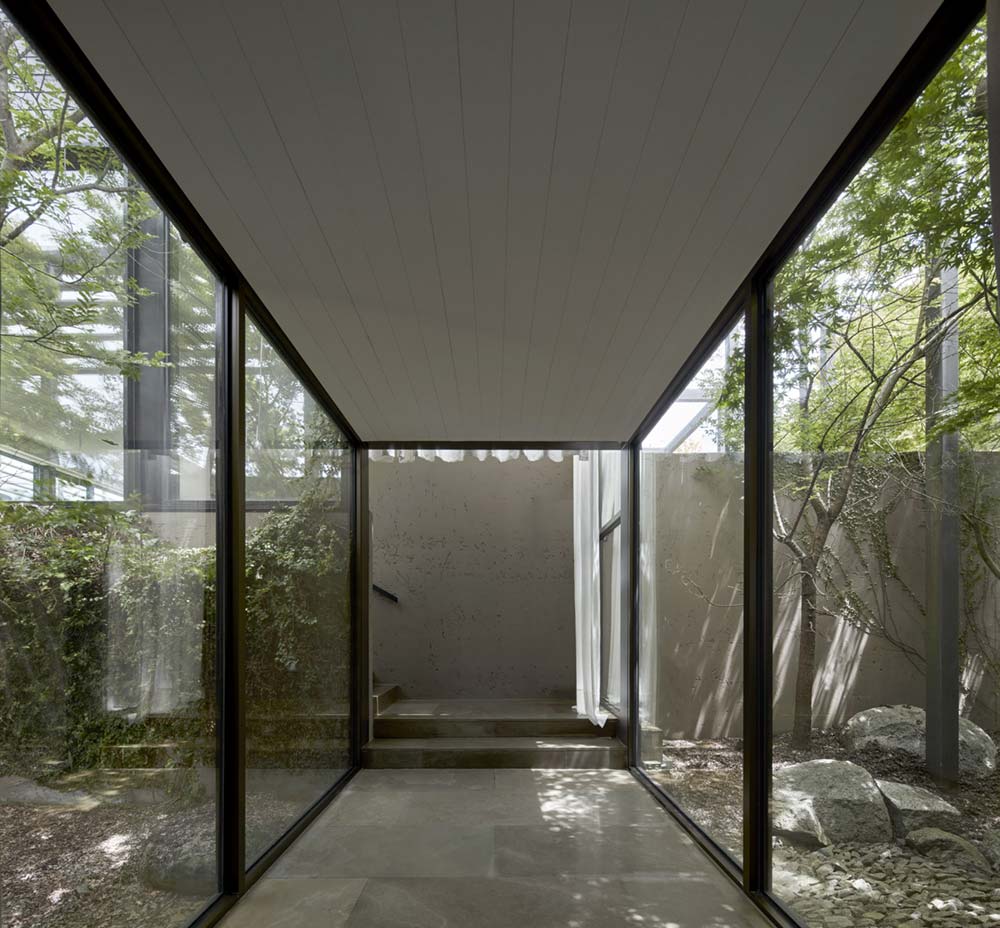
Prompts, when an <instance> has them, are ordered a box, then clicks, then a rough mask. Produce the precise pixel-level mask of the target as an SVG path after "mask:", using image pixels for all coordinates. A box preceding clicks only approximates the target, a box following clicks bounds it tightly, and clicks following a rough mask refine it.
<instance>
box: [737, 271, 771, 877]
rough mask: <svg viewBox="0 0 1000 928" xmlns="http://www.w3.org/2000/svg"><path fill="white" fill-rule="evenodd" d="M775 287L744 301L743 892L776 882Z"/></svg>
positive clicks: (757, 289)
mask: <svg viewBox="0 0 1000 928" xmlns="http://www.w3.org/2000/svg"><path fill="white" fill-rule="evenodd" d="M770 303H771V301H770V286H769V285H768V284H764V283H763V282H760V281H755V282H754V285H753V286H752V287H751V290H750V293H749V294H748V295H747V315H746V331H747V361H746V389H745V403H746V415H745V418H744V422H745V435H744V443H745V444H744V448H745V454H744V499H745V501H746V502H745V507H744V517H743V533H744V538H743V576H744V587H743V588H744V599H743V602H744V606H743V886H744V888H745V889H746V891H747V892H749V893H751V894H753V895H756V894H760V893H766V892H767V891H768V890H769V889H770V881H771V830H770V819H769V812H768V803H769V797H770V790H771V735H772V706H771V689H772V682H771V653H772V644H771V641H772V632H771V629H772V611H771V603H772V589H771V585H772V570H771V560H772V544H771V520H772V512H771V483H772V479H771V468H772V465H771V460H772V459H771V451H772V441H771V433H772V406H773V396H772V382H773V373H772V358H773V356H772V326H771V308H770Z"/></svg>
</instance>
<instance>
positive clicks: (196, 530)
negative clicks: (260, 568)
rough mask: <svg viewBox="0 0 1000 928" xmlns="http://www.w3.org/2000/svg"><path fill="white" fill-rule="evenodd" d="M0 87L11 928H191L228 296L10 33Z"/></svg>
mask: <svg viewBox="0 0 1000 928" xmlns="http://www.w3.org/2000/svg"><path fill="white" fill-rule="evenodd" d="M0 71H2V73H3V75H4V82H5V84H6V85H7V86H8V87H9V92H8V93H5V94H4V95H2V97H0V119H2V120H3V121H4V124H5V126H11V127H12V132H13V133H14V135H16V136H17V137H18V138H19V139H20V142H19V143H18V145H19V148H20V149H21V150H22V151H21V154H20V155H19V156H18V157H10V155H11V153H10V151H9V150H5V152H4V159H3V163H4V165H5V166H6V167H5V168H4V170H3V172H2V182H3V197H4V210H3V213H2V215H3V220H2V224H0V236H2V240H3V247H2V249H0V282H2V286H0V500H2V501H0V848H3V860H2V863H3V866H2V867H0V881H2V886H0V910H2V912H0V921H2V922H3V924H4V925H11V926H14V925H17V926H46V928H84V926H90V925H139V924H141V925H145V926H153V928H158V926H182V925H186V924H188V923H189V922H190V921H191V920H192V919H193V918H194V917H195V916H197V915H198V913H199V912H200V911H201V910H202V909H203V908H204V907H205V906H206V905H207V903H208V902H209V901H210V900H211V899H212V898H213V897H214V896H215V895H216V893H217V890H218V878H217V873H216V822H217V812H216V771H215V766H216V746H215V745H216V741H215V739H216V731H217V727H218V726H217V706H216V699H215V692H216V690H215V688H216V663H215V654H216V620H215V565H216V548H215V545H216V540H215V513H214V501H213V490H212V483H211V480H210V479H208V474H209V471H210V469H211V461H210V458H209V454H208V452H209V449H211V448H213V447H214V445H215V424H214V406H215V350H216V324H215V313H214V292H215V287H216V280H215V278H214V276H213V274H212V272H211V271H210V270H209V269H208V268H207V267H206V266H205V265H204V263H203V262H202V261H201V260H200V258H199V257H198V256H197V255H196V254H195V253H194V252H193V251H192V250H191V249H190V248H189V247H188V246H187V245H185V244H184V242H183V241H182V240H181V238H180V236H179V235H177V233H176V231H175V230H172V229H171V228H170V226H169V223H168V221H167V219H166V217H165V216H164V215H163V213H162V212H161V211H160V210H159V208H158V207H157V205H156V203H155V202H153V200H152V199H151V198H150V197H149V196H148V195H147V194H146V192H145V191H144V190H143V189H142V187H141V186H139V184H138V183H137V182H136V181H135V179H134V177H132V176H131V175H130V173H129V171H128V169H127V167H126V166H125V165H124V164H123V163H122V162H121V160H120V159H119V157H118V155H117V154H116V153H115V151H114V150H113V149H111V148H110V147H109V145H108V144H107V142H106V141H105V140H104V139H103V137H102V136H101V135H100V134H99V133H98V132H97V130H96V129H95V128H94V127H93V126H92V125H91V124H90V122H89V120H87V118H86V117H85V116H83V115H82V113H81V112H80V111H79V110H78V109H77V107H76V105H75V103H74V102H73V101H72V100H71V99H69V98H68V97H67V95H66V93H65V91H64V90H63V89H62V87H61V85H60V84H59V83H58V81H57V80H56V79H55V78H54V77H53V75H52V74H51V73H50V72H49V71H48V70H47V69H46V67H45V66H44V64H43V63H42V62H41V61H40V60H39V59H38V57H37V56H36V55H35V54H34V52H33V51H32V50H31V48H30V47H29V46H28V45H27V43H26V42H25V41H24V39H23V38H21V37H20V36H19V35H18V34H17V32H16V31H15V30H14V28H13V26H12V25H11V23H10V22H9V21H8V20H7V19H6V18H5V17H3V16H2V14H0ZM40 127H57V128H58V131H56V132H48V131H40ZM0 144H7V145H9V144H11V136H10V135H9V134H7V133H5V141H4V142H0ZM173 268H177V269H178V273H177V275H174V274H173V273H172V269H173ZM181 269H183V270H181ZM185 278H191V279H193V278H197V280H198V281H199V286H200V289H201V291H202V292H203V296H202V298H201V299H200V302H199V304H198V305H199V306H202V307H204V311H203V312H201V313H200V315H199V320H198V323H197V325H188V324H187V321H186V319H185V311H184V309H183V306H184V305H189V303H186V302H185V301H187V300H188V298H187V297H186V296H184V295H182V294H181V292H180V288H181V285H182V283H183V281H184V279H185ZM182 342H183V346H182ZM191 357H197V358H199V362H198V364H199V370H200V372H199V376H198V378H197V379H189V378H186V376H182V375H181V372H182V370H186V364H187V359H188V358H191ZM168 423H185V426H184V427H183V428H179V429H177V430H175V431H173V432H172V431H171V429H170V428H168V427H167V424H168ZM194 460H197V461H199V462H200V466H201V468H202V472H203V474H204V478H203V479H202V480H201V481H200V482H198V484H197V487H196V491H197V492H196V494H195V496H196V498H197V499H198V500H199V501H200V503H201V505H200V506H196V507H191V506H184V507H178V506H176V505H175V503H176V501H177V493H176V490H177V476H178V475H179V474H183V473H184V470H185V468H186V467H187V462H189V461H194Z"/></svg>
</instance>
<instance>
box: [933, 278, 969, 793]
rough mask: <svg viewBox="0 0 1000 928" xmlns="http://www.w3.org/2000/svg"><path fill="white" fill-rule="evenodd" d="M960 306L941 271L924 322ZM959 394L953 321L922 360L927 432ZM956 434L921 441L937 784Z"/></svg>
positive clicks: (955, 501) (953, 722)
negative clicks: (924, 465)
mask: <svg viewBox="0 0 1000 928" xmlns="http://www.w3.org/2000/svg"><path fill="white" fill-rule="evenodd" d="M957 309H958V271H957V270H956V269H955V268H945V269H944V270H942V272H941V284H940V298H939V299H931V300H930V301H928V310H927V316H928V318H927V325H928V328H931V327H932V326H933V325H934V324H938V325H941V324H945V325H947V323H942V320H946V319H948V318H949V317H950V316H951V315H952V314H954V313H955V311H956V310H957ZM957 389H958V325H957V324H952V325H950V326H949V327H948V328H947V331H946V332H945V335H944V337H943V338H941V339H940V341H938V342H937V344H936V345H935V346H934V347H933V349H932V350H931V351H930V352H929V353H928V357H927V375H926V385H925V404H926V416H927V428H928V429H933V428H934V426H935V425H936V423H937V422H938V421H939V420H940V418H941V416H942V414H943V413H944V412H945V411H946V410H947V407H948V404H949V403H950V402H951V397H952V395H953V394H954V393H955V391H956V390H957ZM958 438H959V437H958V433H956V432H948V433H946V434H943V435H935V436H933V437H931V438H930V439H929V441H928V443H927V458H926V460H927V477H926V480H927V490H926V492H927V546H926V556H927V627H926V630H925V631H926V642H927V678H926V685H927V695H926V702H927V769H928V771H929V772H930V773H931V774H932V775H933V776H935V777H936V778H938V779H940V780H946V781H954V780H957V779H958V719H959V677H960V666H959V663H960V662H959V645H958V637H959V609H960V606H961V564H960V556H961V529H960V526H959V506H960V505H961V502H960V500H959V487H958Z"/></svg>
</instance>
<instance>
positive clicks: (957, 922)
mask: <svg viewBox="0 0 1000 928" xmlns="http://www.w3.org/2000/svg"><path fill="white" fill-rule="evenodd" d="M991 734H992V735H993V737H994V739H995V740H998V742H1000V738H998V737H997V733H995V732H994V733H991ZM818 758H830V759H834V760H850V761H853V762H854V763H856V764H859V765H860V766H862V767H864V768H866V769H867V770H868V771H869V772H870V773H871V774H872V775H873V776H875V777H877V778H879V779H888V780H896V781H899V782H902V783H907V784H909V785H912V786H920V787H923V788H925V789H929V790H931V791H932V792H934V793H936V794H937V795H939V796H940V797H941V798H943V799H945V800H947V801H948V802H950V803H951V804H952V805H953V806H955V807H956V808H957V809H958V810H959V812H961V814H962V827H961V829H960V833H961V835H962V837H964V838H967V839H969V840H971V841H973V842H975V841H977V840H979V839H981V838H982V836H983V835H984V833H985V832H986V831H987V830H989V829H998V828H1000V772H998V773H995V774H993V775H991V776H989V777H985V778H983V779H979V780H977V779H974V778H971V777H964V778H963V779H962V780H961V781H960V782H959V783H956V784H954V785H949V786H942V785H940V784H938V783H936V782H935V781H934V779H933V778H932V777H931V776H930V775H929V774H928V773H927V772H926V770H924V769H923V767H922V765H921V763H920V761H919V760H918V759H915V758H912V757H909V756H907V755H904V754H898V753H896V754H892V753H886V752H882V751H879V750H877V749H867V750H863V751H860V752H854V753H848V751H847V750H846V749H845V747H844V745H843V743H842V742H841V739H840V733H839V731H837V730H829V731H823V732H816V733H814V736H813V741H812V744H811V745H810V746H809V748H808V749H799V748H795V747H793V746H792V745H791V739H790V737H789V736H787V735H780V736H778V737H777V738H776V739H775V744H774V762H775V764H776V765H778V764H786V763H800V762H803V761H807V760H814V759H818ZM647 772H648V773H649V775H650V777H651V778H652V779H654V780H656V781H657V782H659V783H660V784H662V785H663V787H664V788H665V789H666V790H667V791H668V792H669V793H670V795H671V796H672V797H673V798H674V799H675V800H676V801H677V802H678V803H679V804H680V805H681V806H682V807H683V808H684V809H685V810H686V811H687V812H688V814H689V815H690V816H691V817H692V818H693V819H694V821H695V822H697V823H698V824H699V825H700V826H701V827H703V828H704V829H705V830H706V831H707V832H708V833H709V834H710V835H711V836H712V837H713V838H714V839H715V840H716V841H718V842H719V843H720V844H721V845H722V846H723V847H726V848H728V849H730V850H731V852H732V853H733V854H734V856H736V857H737V858H738V857H739V856H740V848H741V844H742V797H743V783H742V776H743V771H742V743H741V741H740V740H739V739H722V740H716V741H699V742H694V741H676V742H668V743H667V744H666V745H665V747H664V764H663V766H662V767H660V768H655V767H650V768H649V769H648V770H647ZM956 830H957V831H958V830H959V829H956ZM773 882H774V890H775V894H776V895H777V896H778V897H779V898H781V899H782V900H783V901H784V902H785V903H786V904H787V905H789V906H790V907H791V908H792V909H793V910H794V912H795V913H796V914H797V915H798V916H799V917H800V919H801V920H802V921H803V922H804V923H805V924H808V925H810V926H822V928H854V926H859V928H871V926H880V928H890V926H897V925H920V924H933V925H944V926H949V928H950V926H955V928H958V926H968V925H979V924H983V925H997V926H998V928H1000V874H997V873H993V874H987V873H980V872H969V871H964V870H962V869H961V868H960V867H957V866H955V865H953V864H950V863H949V862H947V861H942V860H940V859H931V858H928V857H924V856H923V855H921V854H920V853H918V852H917V851H915V850H913V849H911V848H909V847H907V846H906V845H905V843H904V842H902V841H901V840H898V841H896V842H894V843H891V844H865V845H861V844H846V843H845V844H840V845H836V846H831V847H825V848H821V849H818V850H812V849H808V848H803V847H798V846H795V845H794V844H792V843H789V842H787V841H785V840H782V839H780V838H776V839H775V841H774V871H773Z"/></svg>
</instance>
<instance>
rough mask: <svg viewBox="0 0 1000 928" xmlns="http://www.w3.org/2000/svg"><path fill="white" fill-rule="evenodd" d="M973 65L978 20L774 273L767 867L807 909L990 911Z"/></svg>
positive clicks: (991, 563) (823, 912) (780, 887)
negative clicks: (770, 860) (770, 843)
mask: <svg viewBox="0 0 1000 928" xmlns="http://www.w3.org/2000/svg"><path fill="white" fill-rule="evenodd" d="M985 74H986V61H985V29H984V25H983V24H981V25H980V26H979V27H977V28H976V29H975V30H974V31H973V32H972V34H971V35H970V36H969V37H968V38H967V40H966V41H965V42H964V44H963V45H962V46H961V47H960V48H959V49H958V51H956V53H955V54H954V55H953V56H952V58H951V59H950V60H949V61H948V62H947V63H946V64H945V65H944V67H943V68H942V70H941V71H940V72H939V74H938V75H937V76H936V77H935V78H934V80H933V81H932V82H931V83H930V85H929V86H928V87H927V88H926V90H925V91H924V93H923V94H922V95H921V96H920V98H919V99H918V100H917V101H916V102H915V103H914V104H913V106H912V107H911V108H910V110H909V112H908V113H907V114H906V115H905V116H904V117H903V119H902V120H901V122H900V123H899V124H898V126H896V128H895V129H894V130H893V131H892V133H891V134H890V135H889V137H888V138H887V139H886V141H885V142H884V143H883V144H882V145H881V146H880V147H879V148H878V149H877V151H876V152H875V153H874V155H873V156H872V157H871V159H870V160H869V161H868V163H867V164H866V165H865V167H864V168H863V169H862V170H861V172H860V174H859V175H858V176H857V177H856V178H855V179H854V180H853V181H852V183H851V184H850V185H849V186H848V188H847V189H846V191H845V192H844V193H843V194H842V195H841V197H840V198H839V199H838V201H837V202H836V203H835V204H834V206H833V207H832V208H831V209H830V211H829V212H828V213H827V215H826V216H825V217H824V219H823V220H822V221H821V222H820V223H819V224H818V225H817V227H816V228H815V229H813V230H812V231H811V232H810V234H809V235H808V236H807V237H806V239H805V240H804V241H803V242H802V243H801V245H800V247H799V249H798V250H797V251H796V252H795V253H794V254H793V255H792V257H791V258H790V259H789V260H788V262H787V263H786V264H785V265H784V266H783V267H782V269H781V271H780V272H779V273H778V275H777V277H776V278H775V280H774V313H775V319H774V331H775V345H776V351H775V358H774V366H775V386H776V389H775V405H774V452H775V453H774V460H773V468H774V489H775V494H774V499H775V506H774V535H775V544H774V591H775V599H774V608H775V614H774V629H775V631H774V668H775V678H774V700H775V702H774V729H775V745H774V762H775V767H774V773H773V787H772V809H771V815H772V819H771V820H772V825H773V831H774V834H775V837H774V843H775V846H774V874H773V883H774V891H775V893H776V894H777V895H778V896H779V897H780V898H781V899H782V900H784V901H785V902H786V903H788V904H789V905H790V906H791V907H792V908H793V909H794V910H795V912H796V913H797V915H798V916H799V917H800V918H801V919H802V920H803V921H805V922H807V923H810V924H816V925H825V924H830V923H831V920H832V919H833V918H834V917H836V918H840V919H843V920H844V921H845V923H850V924H862V923H865V921H866V920H867V921H871V922H873V923H879V924H887V923H889V921H890V920H891V922H892V924H897V923H899V922H901V921H903V920H905V921H906V923H907V924H909V923H911V922H912V921H916V922H918V923H922V922H923V921H924V920H928V921H934V920H939V919H945V920H946V923H950V924H975V923H978V922H980V921H981V922H984V923H986V922H988V921H990V920H991V919H992V920H997V919H1000V904H998V901H997V899H996V898H994V897H995V895H996V893H995V887H996V886H997V879H996V876H995V873H994V872H993V869H992V865H991V864H989V863H988V862H987V857H986V856H984V855H987V854H990V853H992V851H991V848H993V847H995V846H996V845H995V841H996V834H997V832H996V830H995V829H996V827H997V824H998V818H997V815H998V812H997V807H996V803H995V797H996V796H997V794H998V786H1000V781H998V777H997V774H996V763H995V739H996V734H997V729H998V727H1000V717H998V714H997V710H998V706H1000V690H998V685H1000V674H998V668H1000V663H998V657H1000V650H998V645H1000V620H998V615H1000V614H998V610H997V603H998V602H1000V574H998V572H997V569H996V564H997V563H1000V554H998V551H997V541H998V539H1000V509H998V505H1000V465H998V463H997V461H998V460H1000V458H998V455H997V450H998V446H997V435H998V429H997V410H998V402H997V397H998V395H1000V393H998V388H1000V384H998V382H997V378H996V371H997V369H998V367H997V362H998V360H1000V329H998V326H997V312H996V306H997V303H996V292H997V291H996V270H995V266H994V256H993V251H992V248H991V229H990V214H989V201H990V195H989V186H988V158H987V125H986V115H985V103H984V95H985V86H986V83H985ZM928 829H931V830H928Z"/></svg>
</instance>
